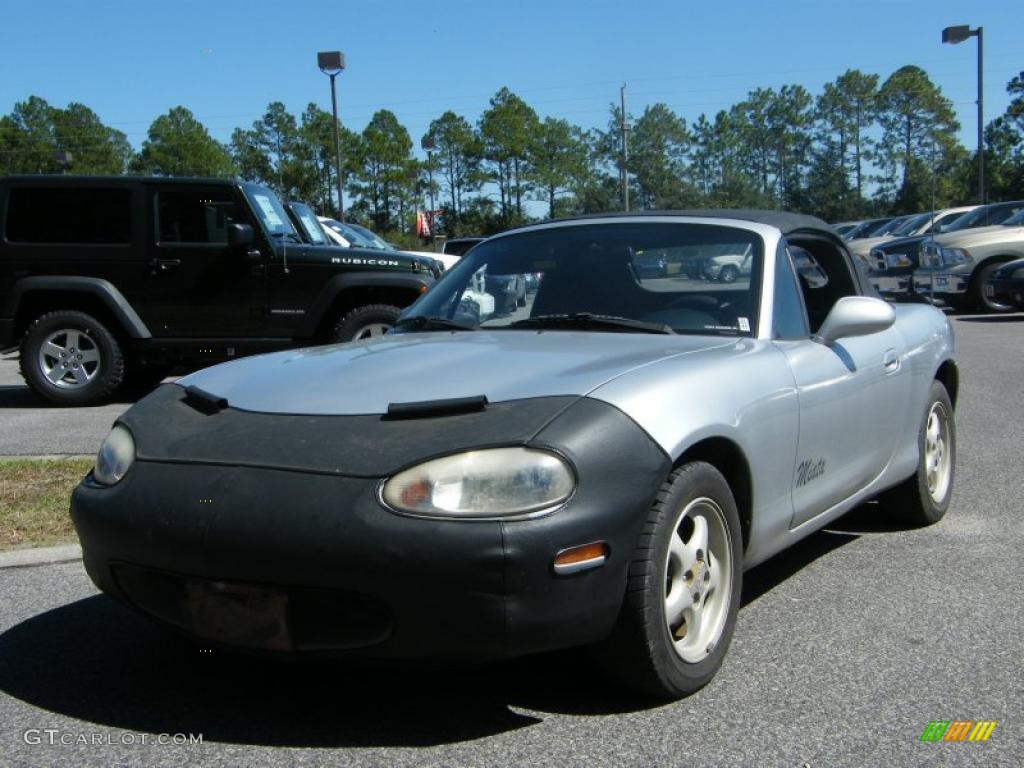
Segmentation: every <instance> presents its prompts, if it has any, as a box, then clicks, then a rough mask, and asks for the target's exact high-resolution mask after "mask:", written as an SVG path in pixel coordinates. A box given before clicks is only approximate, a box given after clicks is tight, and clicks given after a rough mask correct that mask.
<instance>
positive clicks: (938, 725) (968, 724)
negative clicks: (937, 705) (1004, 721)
mask: <svg viewBox="0 0 1024 768" xmlns="http://www.w3.org/2000/svg"><path fill="white" fill-rule="evenodd" d="M995 729H996V721H995V720H978V721H977V722H975V721H974V720H953V721H949V720H932V721H931V722H929V723H928V725H927V726H925V729H924V733H922V734H921V741H988V737H989V736H991V735H992V731H994V730H995Z"/></svg>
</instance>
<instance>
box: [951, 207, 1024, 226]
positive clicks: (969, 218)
mask: <svg viewBox="0 0 1024 768" xmlns="http://www.w3.org/2000/svg"><path fill="white" fill-rule="evenodd" d="M1022 207H1024V203H1000V204H997V205H983V206H981V207H980V208H975V209H974V210H973V211H970V212H969V213H965V214H964V215H963V216H961V217H960V218H959V219H957V220H956V221H954V222H953V223H952V224H950V225H949V226H948V227H946V229H945V230H944V231H945V232H959V231H960V230H962V229H973V228H974V227H987V226H989V225H992V224H1002V223H1003V222H1004V221H1006V219H1008V218H1010V217H1011V216H1013V214H1015V213H1016V212H1017V211H1019V210H1021V208H1022Z"/></svg>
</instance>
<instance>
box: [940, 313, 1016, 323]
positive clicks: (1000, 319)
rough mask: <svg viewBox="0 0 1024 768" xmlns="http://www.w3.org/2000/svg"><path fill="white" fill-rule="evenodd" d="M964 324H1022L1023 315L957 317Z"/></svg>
mask: <svg viewBox="0 0 1024 768" xmlns="http://www.w3.org/2000/svg"><path fill="white" fill-rule="evenodd" d="M956 319H957V320H960V321H962V322H965V323H1024V313H1018V314H1015V315H958V316H957V318H956Z"/></svg>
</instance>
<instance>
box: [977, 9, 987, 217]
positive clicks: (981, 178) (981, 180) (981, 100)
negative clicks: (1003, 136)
mask: <svg viewBox="0 0 1024 768" xmlns="http://www.w3.org/2000/svg"><path fill="white" fill-rule="evenodd" d="M984 32H985V31H984V29H983V28H982V27H978V199H979V200H980V201H981V204H982V205H985V204H986V203H987V202H988V195H987V194H985V87H984V85H985V83H984V78H985V65H984V63H983V62H984V60H983V57H982V50H983V46H984V39H985V37H984Z"/></svg>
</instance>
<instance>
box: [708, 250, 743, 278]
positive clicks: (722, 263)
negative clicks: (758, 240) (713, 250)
mask: <svg viewBox="0 0 1024 768" xmlns="http://www.w3.org/2000/svg"><path fill="white" fill-rule="evenodd" d="M752 263H753V251H752V250H751V249H750V248H749V247H748V248H747V250H745V251H744V252H743V253H727V254H723V255H721V256H712V257H711V258H710V259H708V262H707V264H706V265H705V266H704V277H706V278H707V279H708V280H712V281H714V280H717V281H719V282H722V283H735V282H736V280H738V279H739V278H740V277H749V276H750V269H751V264H752Z"/></svg>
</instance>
